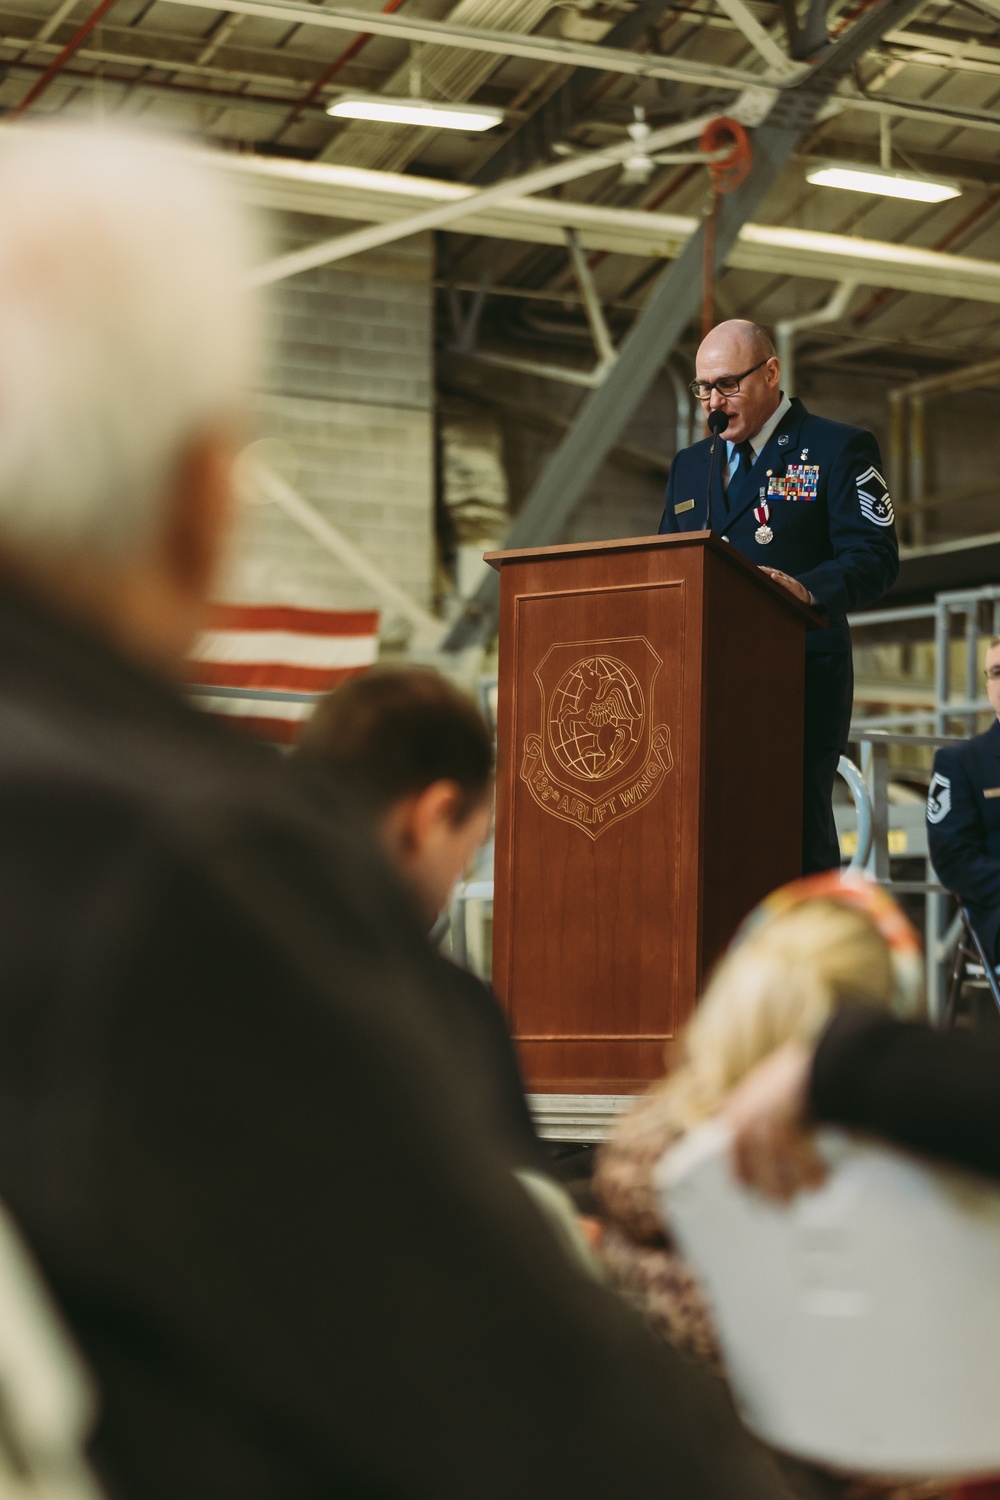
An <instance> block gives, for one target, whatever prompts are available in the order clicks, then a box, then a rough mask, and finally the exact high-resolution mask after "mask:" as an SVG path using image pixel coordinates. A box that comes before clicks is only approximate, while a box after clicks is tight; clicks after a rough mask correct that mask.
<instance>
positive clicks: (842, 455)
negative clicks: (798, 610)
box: [660, 319, 899, 874]
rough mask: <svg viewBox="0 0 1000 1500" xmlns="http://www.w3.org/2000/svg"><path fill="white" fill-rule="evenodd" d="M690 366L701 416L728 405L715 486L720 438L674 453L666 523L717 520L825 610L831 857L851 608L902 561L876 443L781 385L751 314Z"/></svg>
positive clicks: (810, 855) (868, 600) (816, 667)
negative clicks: (713, 460)
mask: <svg viewBox="0 0 1000 1500" xmlns="http://www.w3.org/2000/svg"><path fill="white" fill-rule="evenodd" d="M695 368H696V372H697V379H696V380H695V381H693V382H692V386H691V389H692V391H693V392H694V394H695V395H696V396H697V397H698V399H699V400H700V402H701V404H702V409H703V410H704V412H705V415H706V418H707V417H709V415H710V414H711V413H713V412H721V413H724V414H725V416H726V417H727V418H728V421H727V424H726V426H725V427H724V428H722V437H721V438H720V440H719V446H718V450H717V454H716V464H715V472H714V476H713V479H712V493H711V497H709V495H708V487H709V469H710V462H711V449H712V442H713V439H711V438H706V439H704V440H703V441H702V442H700V443H694V444H693V445H692V446H691V447H690V448H685V449H683V450H682V451H681V452H680V453H678V455H677V457H676V458H675V459H674V462H673V464H672V465H671V468H670V478H669V480H668V483H667V503H666V509H665V510H664V512H663V520H662V521H661V522H660V531H661V532H677V531H701V530H703V529H705V528H706V526H708V527H709V528H710V529H711V530H712V531H715V532H718V533H720V534H721V535H723V536H724V537H725V538H726V540H727V541H728V542H730V544H731V545H732V546H733V547H735V548H736V550H737V551H738V552H741V553H742V554H743V556H744V557H747V558H749V559H750V561H751V562H755V563H757V564H758V565H759V566H760V567H762V568H763V569H764V571H765V572H766V573H768V574H769V575H770V577H771V578H773V579H774V580H775V582H777V583H780V584H781V585H782V586H783V587H784V588H787V589H788V590H789V592H790V593H791V594H794V596H795V598H796V599H800V600H801V601H802V602H803V603H804V604H811V605H812V606H813V607H814V608H815V609H817V610H819V611H820V612H822V613H824V614H825V615H826V620H827V624H826V628H825V629H816V630H810V631H808V632H807V634H806V677H805V759H804V776H803V809H802V868H803V871H804V872H805V873H806V874H809V873H811V872H812V871H816V870H828V869H833V868H835V867H836V866H838V865H839V864H840V845H839V842H838V839H837V829H836V825H835V823H834V820H833V783H834V780H835V778H836V774H837V762H838V760H839V759H840V756H841V754H842V752H843V750H844V747H845V746H846V744H847V733H848V729H849V726H850V722H851V705H852V701H853V696H854V673H853V666H852V662H851V636H850V631H849V630H848V628H847V612H848V610H850V609H858V608H861V607H863V606H865V605H870V604H874V603H875V601H876V600H877V599H879V598H881V596H882V595H883V594H884V593H885V591H886V589H888V588H889V587H890V586H891V584H892V583H893V582H894V580H895V578H896V574H897V572H898V570H899V553H898V548H897V545H896V531H895V520H894V517H893V511H892V501H891V500H890V498H889V493H888V490H887V488H886V484H885V480H884V479H883V477H882V459H881V455H880V454H879V450H878V444H877V443H876V441H875V439H874V437H873V436H872V434H871V433H870V432H866V431H865V430H864V429H863V428H860V427H847V426H845V425H844V424H843V423H842V422H830V421H827V420H826V418H824V417H814V416H812V415H811V414H810V413H809V412H807V411H806V409H805V407H804V406H803V405H802V403H801V401H798V400H796V399H791V400H790V399H789V398H788V397H787V396H785V395H784V394H783V393H782V391H781V389H780V382H781V366H780V364H779V362H778V359H777V356H776V355H775V352H774V345H773V343H772V342H771V339H770V336H769V335H768V334H767V333H766V331H765V330H764V329H763V328H759V327H758V326H757V325H756V324H755V323H749V322H745V321H743V320H742V319H732V320H731V321H729V322H726V323H720V324H719V325H718V327H716V328H713V329H712V331H711V333H710V334H709V335H708V336H707V338H705V339H704V340H703V342H702V344H701V347H700V348H699V350H698V354H697V359H696V366H695ZM709 498H710V502H711V503H710V507H709ZM760 649H762V650H766V643H764V642H762V643H761V647H760Z"/></svg>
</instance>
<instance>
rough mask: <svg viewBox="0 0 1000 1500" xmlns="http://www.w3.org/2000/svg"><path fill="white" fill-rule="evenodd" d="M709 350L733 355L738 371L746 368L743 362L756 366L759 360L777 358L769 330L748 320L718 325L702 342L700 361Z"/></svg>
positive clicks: (732, 319) (735, 320)
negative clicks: (746, 361)
mask: <svg viewBox="0 0 1000 1500" xmlns="http://www.w3.org/2000/svg"><path fill="white" fill-rule="evenodd" d="M708 350H713V351H714V350H722V351H723V352H724V353H725V354H727V355H731V356H732V357H733V358H734V359H735V360H736V366H735V368H736V369H737V370H740V369H743V368H744V366H743V365H742V364H741V363H740V361H741V360H744V359H746V360H748V361H749V362H750V363H751V364H756V363H757V361H758V360H759V359H773V358H774V357H775V348H774V343H773V341H772V339H771V335H770V334H769V333H768V331H767V329H766V328H761V326H760V324H759V323H751V322H750V321H749V319H748V318H728V319H727V320H726V322H725V323H716V325H715V327H714V328H713V329H712V331H711V333H709V334H707V335H706V336H705V338H703V339H702V341H701V345H700V347H699V349H698V358H699V360H700V358H701V356H702V353H703V352H705V351H708Z"/></svg>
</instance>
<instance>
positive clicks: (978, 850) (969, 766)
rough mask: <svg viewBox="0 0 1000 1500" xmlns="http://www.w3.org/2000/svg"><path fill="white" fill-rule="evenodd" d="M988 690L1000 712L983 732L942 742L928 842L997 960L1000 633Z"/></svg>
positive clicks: (945, 880)
mask: <svg viewBox="0 0 1000 1500" xmlns="http://www.w3.org/2000/svg"><path fill="white" fill-rule="evenodd" d="M986 693H987V696H988V698H989V700H990V703H991V705H992V707H993V710H994V712H995V713H996V715H997V721H996V722H994V723H993V724H991V725H990V727H989V729H987V730H986V732H985V734H977V735H973V737H972V738H971V739H968V740H964V741H963V742H962V743H961V744H958V745H942V746H941V747H940V749H939V750H938V751H937V753H936V754H935V756H934V774H933V776H932V777H931V784H930V788H929V790H928V794H927V843H928V846H929V848H930V855H931V860H932V862H933V864H934V868H935V870H936V871H937V873H938V877H939V878H940V880H941V882H942V884H943V885H946V886H947V887H948V889H949V890H950V891H954V893H955V895H956V896H958V898H959V900H961V901H962V902H963V903H964V904H965V905H966V906H967V907H968V909H969V916H970V917H971V919H972V925H973V926H974V928H975V929H976V934H977V936H978V938H979V941H980V942H981V943H982V945H983V947H984V948H985V950H986V952H987V953H988V954H990V955H992V958H993V962H994V963H996V962H997V961H998V959H1000V953H998V948H1000V636H994V637H993V639H992V640H991V641H990V644H989V649H988V650H987V653H986Z"/></svg>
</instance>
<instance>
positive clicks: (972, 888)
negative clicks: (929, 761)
mask: <svg viewBox="0 0 1000 1500" xmlns="http://www.w3.org/2000/svg"><path fill="white" fill-rule="evenodd" d="M927 844H928V847H929V849H930V855H931V862H932V864H933V865H934V868H935V870H936V871H937V873H938V877H939V879H940V880H941V883H942V885H946V886H947V887H948V889H949V890H950V891H954V892H955V894H956V896H959V897H961V899H962V900H963V901H971V902H972V903H973V905H974V906H1000V860H998V859H996V858H995V857H994V856H993V855H992V854H990V853H989V852H988V851H987V846H986V829H985V826H984V824H983V818H982V813H981V811H980V807H979V799H978V796H977V793H976V788H975V786H974V785H973V783H972V780H971V779H970V777H969V773H968V771H967V770H966V767H965V764H964V757H962V756H961V755H958V754H956V752H955V751H954V750H953V749H949V748H945V749H941V750H939V751H938V752H937V754H936V755H935V757H934V774H933V775H932V777H931V784H930V787H929V788H928V792H927Z"/></svg>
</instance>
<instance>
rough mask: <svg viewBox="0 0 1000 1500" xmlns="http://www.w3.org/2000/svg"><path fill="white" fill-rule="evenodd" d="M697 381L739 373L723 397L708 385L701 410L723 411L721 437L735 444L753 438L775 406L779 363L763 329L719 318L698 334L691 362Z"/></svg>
mask: <svg viewBox="0 0 1000 1500" xmlns="http://www.w3.org/2000/svg"><path fill="white" fill-rule="evenodd" d="M695 369H696V373H697V376H698V379H699V380H703V381H709V382H711V381H716V380H719V379H721V378H722V377H723V376H726V375H729V376H739V377H740V388H739V390H738V391H737V392H736V393H735V394H734V395H729V396H723V395H721V394H720V392H719V391H718V390H714V389H713V390H712V391H711V392H710V394H709V395H708V396H707V397H705V398H703V399H702V403H701V405H702V410H703V411H704V412H705V415H706V416H707V415H708V413H709V412H710V411H724V412H725V413H726V415H727V417H728V418H729V424H728V426H727V427H726V429H725V437H726V439H727V440H728V441H730V442H733V443H741V442H743V441H744V439H746V438H752V437H753V436H754V435H755V434H756V433H758V432H759V431H760V429H761V428H762V427H763V425H764V423H765V422H766V421H767V420H768V418H769V417H770V416H772V415H773V414H774V412H775V411H776V410H777V408H778V403H779V402H780V400H781V391H780V389H779V386H780V381H781V366H780V364H779V363H778V359H777V356H776V355H775V352H774V344H773V343H772V342H771V336H770V334H769V333H768V332H767V330H766V329H764V328H761V327H760V326H759V325H758V324H757V323H751V322H749V321H748V320H747V319H745V318H730V319H729V320H728V321H727V322H725V323H719V324H718V325H717V326H716V327H715V328H713V329H712V331H711V333H709V334H707V335H706V337H705V338H704V339H702V342H701V345H700V347H699V349H698V354H697V358H696V361H695Z"/></svg>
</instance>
